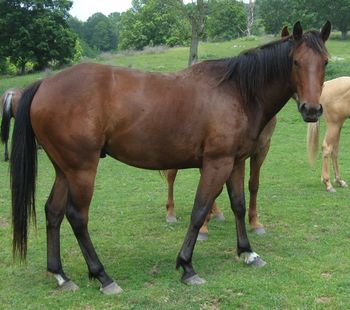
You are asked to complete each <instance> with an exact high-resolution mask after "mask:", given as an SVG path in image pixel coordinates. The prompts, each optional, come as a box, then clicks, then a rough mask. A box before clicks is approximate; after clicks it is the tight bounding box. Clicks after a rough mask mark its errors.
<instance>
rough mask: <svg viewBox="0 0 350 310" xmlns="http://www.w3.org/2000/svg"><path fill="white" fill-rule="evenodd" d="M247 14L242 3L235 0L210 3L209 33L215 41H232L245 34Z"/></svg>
mask: <svg viewBox="0 0 350 310" xmlns="http://www.w3.org/2000/svg"><path fill="white" fill-rule="evenodd" d="M246 25H247V12H246V10H245V7H244V4H243V3H242V2H238V1H234V0H211V1H209V16H208V21H207V33H208V36H209V38H211V39H213V40H231V39H233V38H237V37H239V36H241V35H242V34H244V32H245V31H246Z"/></svg>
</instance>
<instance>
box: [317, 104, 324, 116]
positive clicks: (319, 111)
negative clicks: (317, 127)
mask: <svg viewBox="0 0 350 310" xmlns="http://www.w3.org/2000/svg"><path fill="white" fill-rule="evenodd" d="M317 112H318V113H319V115H321V114H322V113H323V107H322V105H321V104H320V107H319V108H318V110H317Z"/></svg>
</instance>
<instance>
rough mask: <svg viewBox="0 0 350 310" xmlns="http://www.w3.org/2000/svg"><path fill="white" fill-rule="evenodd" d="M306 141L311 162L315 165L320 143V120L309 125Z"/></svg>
mask: <svg viewBox="0 0 350 310" xmlns="http://www.w3.org/2000/svg"><path fill="white" fill-rule="evenodd" d="M306 141H307V142H306V143H307V152H308V156H309V162H310V163H311V164H314V163H315V160H316V156H317V153H318V147H319V141H320V120H318V121H317V122H316V123H309V124H308V128H307V137H306Z"/></svg>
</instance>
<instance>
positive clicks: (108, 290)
mask: <svg viewBox="0 0 350 310" xmlns="http://www.w3.org/2000/svg"><path fill="white" fill-rule="evenodd" d="M100 291H101V292H102V293H103V294H105V295H117V294H120V293H121V292H122V291H123V290H122V288H121V287H120V286H119V285H118V284H117V283H115V282H112V283H111V284H108V285H107V286H105V287H101V288H100Z"/></svg>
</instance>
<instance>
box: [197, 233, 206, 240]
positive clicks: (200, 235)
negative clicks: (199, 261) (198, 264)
mask: <svg viewBox="0 0 350 310" xmlns="http://www.w3.org/2000/svg"><path fill="white" fill-rule="evenodd" d="M197 240H199V241H205V240H208V233H202V232H199V234H198V236H197Z"/></svg>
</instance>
